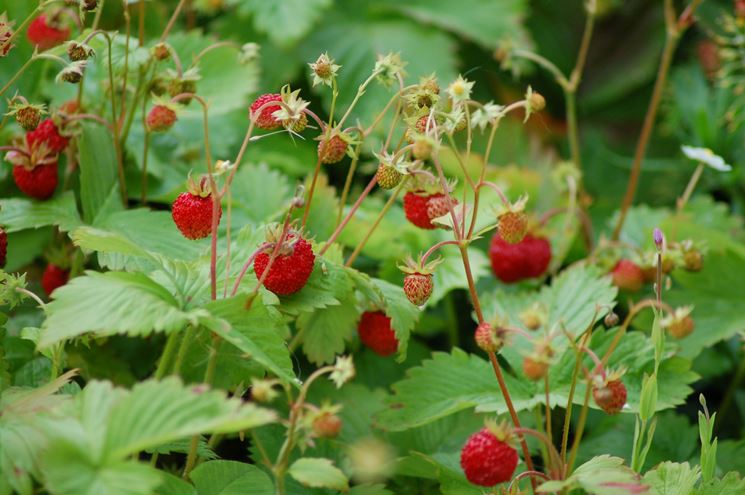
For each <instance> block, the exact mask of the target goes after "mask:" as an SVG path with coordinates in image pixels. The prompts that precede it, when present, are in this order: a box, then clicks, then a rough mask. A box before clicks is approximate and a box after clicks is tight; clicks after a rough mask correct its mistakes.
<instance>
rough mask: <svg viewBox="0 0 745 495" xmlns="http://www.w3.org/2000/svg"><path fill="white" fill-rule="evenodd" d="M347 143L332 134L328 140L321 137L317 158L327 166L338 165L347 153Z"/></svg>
mask: <svg viewBox="0 0 745 495" xmlns="http://www.w3.org/2000/svg"><path fill="white" fill-rule="evenodd" d="M347 146H348V143H347V141H346V140H345V139H344V138H342V137H341V135H339V134H332V135H331V137H329V138H328V139H327V138H326V137H325V136H321V140H320V141H319V143H318V158H320V159H321V163H325V164H327V165H330V164H333V163H339V162H340V161H341V160H342V159H343V158H344V155H346V153H347Z"/></svg>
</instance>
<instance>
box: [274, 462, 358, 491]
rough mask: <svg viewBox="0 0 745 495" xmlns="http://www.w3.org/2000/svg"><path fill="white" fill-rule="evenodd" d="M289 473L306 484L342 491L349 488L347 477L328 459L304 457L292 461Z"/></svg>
mask: <svg viewBox="0 0 745 495" xmlns="http://www.w3.org/2000/svg"><path fill="white" fill-rule="evenodd" d="M288 473H289V474H290V476H292V477H293V478H295V479H296V480H298V481H299V482H300V483H301V484H303V485H304V486H310V487H314V488H332V489H334V490H341V491H346V490H347V489H348V488H349V482H348V481H347V477H346V476H345V475H344V473H342V472H341V471H340V470H339V468H337V467H336V466H334V464H333V463H332V462H331V461H330V460H328V459H319V458H312V457H303V458H301V459H298V460H297V461H295V462H293V463H292V466H290V469H289V471H288Z"/></svg>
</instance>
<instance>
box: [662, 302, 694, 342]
mask: <svg viewBox="0 0 745 495" xmlns="http://www.w3.org/2000/svg"><path fill="white" fill-rule="evenodd" d="M692 311H693V306H683V307H680V308H676V309H675V310H674V311H673V312H672V313H671V314H669V315H667V316H665V317H664V318H663V319H662V321H661V322H660V324H661V326H662V328H664V329H666V330H667V331H668V332H670V335H672V336H673V337H675V338H676V339H682V338H685V337H688V336H689V335H690V334H691V333H693V330H694V328H695V323H694V321H693V318H692V317H691V312H692Z"/></svg>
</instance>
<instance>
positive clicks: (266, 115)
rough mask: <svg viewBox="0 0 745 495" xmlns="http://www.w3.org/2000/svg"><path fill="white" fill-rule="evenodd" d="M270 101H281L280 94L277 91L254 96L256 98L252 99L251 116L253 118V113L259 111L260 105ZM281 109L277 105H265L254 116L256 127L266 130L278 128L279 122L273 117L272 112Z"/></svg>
mask: <svg viewBox="0 0 745 495" xmlns="http://www.w3.org/2000/svg"><path fill="white" fill-rule="evenodd" d="M272 101H282V95H280V94H279V93H267V94H263V95H261V96H259V97H258V98H256V100H254V102H253V103H252V104H251V118H254V115H255V114H256V112H258V111H259V109H260V108H261V107H263V106H264V105H266V104H267V103H270V102H272ZM281 109H282V107H281V106H279V105H266V106H265V107H264V108H263V109H262V110H261V113H259V114H258V115H256V117H255V118H256V127H258V128H259V129H264V130H267V131H271V130H272V129H276V128H278V127H279V126H280V122H279V121H278V120H277V119H275V118H274V117H273V116H272V114H273V113H274V112H276V111H277V110H281Z"/></svg>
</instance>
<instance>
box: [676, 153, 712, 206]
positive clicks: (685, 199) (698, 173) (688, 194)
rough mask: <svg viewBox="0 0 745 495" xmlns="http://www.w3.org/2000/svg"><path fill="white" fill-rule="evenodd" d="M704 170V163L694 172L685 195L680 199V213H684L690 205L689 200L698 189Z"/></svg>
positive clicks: (684, 192)
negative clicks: (687, 205)
mask: <svg viewBox="0 0 745 495" xmlns="http://www.w3.org/2000/svg"><path fill="white" fill-rule="evenodd" d="M704 168H705V165H704V164H703V163H699V164H698V166H697V167H696V170H694V171H693V175H691V179H690V180H689V181H688V184H687V185H686V188H685V191H683V195H682V196H681V197H680V199H678V204H677V210H678V213H680V212H681V211H683V208H685V205H686V204H688V200H689V199H691V194H693V190H694V189H696V185H697V184H698V181H699V179H700V178H701V174H702V173H704Z"/></svg>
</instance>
